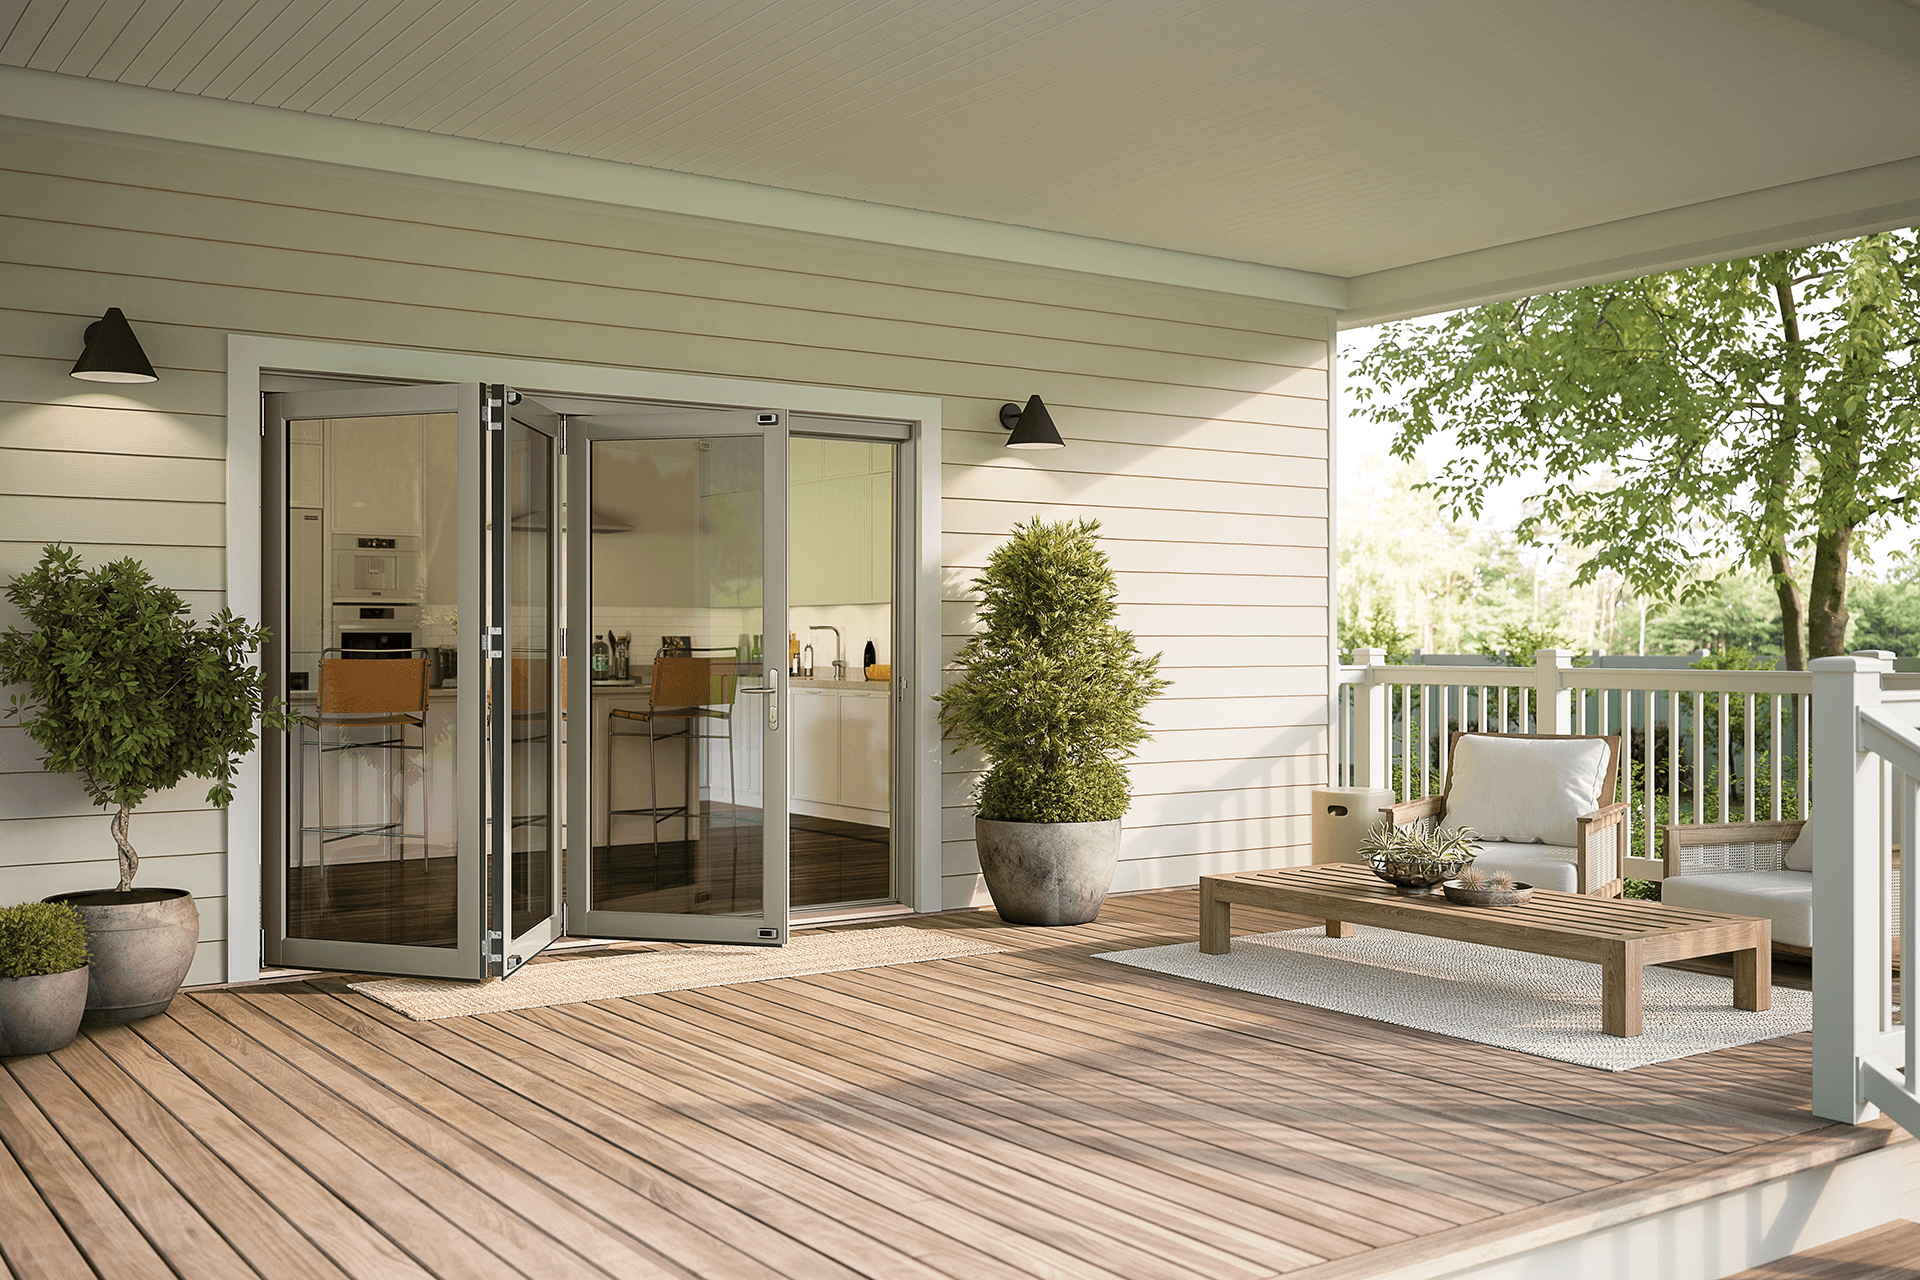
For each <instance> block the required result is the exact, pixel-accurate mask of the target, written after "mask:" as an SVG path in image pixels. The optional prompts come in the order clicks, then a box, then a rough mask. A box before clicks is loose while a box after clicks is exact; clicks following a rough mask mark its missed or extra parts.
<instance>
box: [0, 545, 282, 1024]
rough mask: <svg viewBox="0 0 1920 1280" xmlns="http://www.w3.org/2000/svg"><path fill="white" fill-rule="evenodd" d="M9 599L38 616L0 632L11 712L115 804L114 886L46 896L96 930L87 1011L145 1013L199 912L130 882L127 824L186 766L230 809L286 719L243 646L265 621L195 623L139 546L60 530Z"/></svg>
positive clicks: (179, 970)
mask: <svg viewBox="0 0 1920 1280" xmlns="http://www.w3.org/2000/svg"><path fill="white" fill-rule="evenodd" d="M7 599H8V600H10V601H12V602H13V604H14V605H15V606H16V607H17V608H19V610H20V612H21V614H22V615H23V616H24V617H25V619H26V621H27V624H28V626H29V627H30V628H31V629H30V630H25V631H23V630H19V629H17V628H13V627H9V628H8V629H7V630H6V631H5V632H4V633H0V680H4V681H5V682H6V683H8V684H17V685H24V686H25V687H26V689H27V693H26V694H25V695H21V694H18V693H16V694H14V695H13V697H12V705H11V707H10V708H9V710H8V716H9V717H10V718H15V719H18V720H19V721H20V724H21V727H22V728H24V729H25V730H26V731H27V736H28V737H30V738H32V739H33V741H34V742H35V743H36V744H38V745H39V747H40V749H41V751H42V752H43V753H44V754H43V756H42V759H41V762H40V764H41V767H42V768H43V769H47V770H49V771H51V772H55V773H73V774H77V775H78V776H79V779H80V783H81V785H82V786H83V787H84V788H85V789H86V793H87V797H88V798H89V799H90V800H92V801H93V802H94V803H95V804H98V805H103V806H106V805H111V806H115V807H116V808H117V810H118V811H117V812H116V813H115V814H114V818H113V823H112V832H113V841H114V844H115V845H116V846H117V848H118V850H119V855H120V883H119V885H118V887H117V888H113V889H93V890H84V891H81V892H77V893H63V894H57V895H55V896H54V897H53V898H50V899H48V901H50V902H66V903H70V904H72V905H73V906H75V907H77V908H78V909H79V911H80V913H81V915H82V916H84V917H85V919H86V923H87V929H88V932H89V933H90V934H91V935H92V939H93V966H92V971H91V980H90V982H89V985H88V993H87V1014H86V1020H87V1021H88V1022H89V1023H110V1022H130V1021H132V1020H133V1019H135V1018H144V1017H148V1016H150V1015H152V1014H156V1013H159V1012H160V1011H161V1010H163V1009H165V1008H166V1007H167V1005H168V1004H169V1003H170V1002H171V1001H172V1000H173V996H174V993H175V992H176V991H178V990H179V988H180V983H181V980H182V979H184V978H185V977H186V973H187V966H188V965H190V964H192V963H193V951H194V946H195V945H196V944H197V943H198V942H199V939H200V914H199V911H198V910H197V909H196V908H195V906H194V902H193V896H192V894H190V893H189V892H188V891H187V890H185V889H135V888H134V887H133V877H134V873H135V872H136V871H137V870H138V869H139V866H140V857H139V855H138V854H137V853H135V852H134V847H133V842H132V839H131V838H130V836H129V833H128V824H129V823H130V821H131V820H132V816H133V810H134V807H135V806H136V805H138V804H140V803H141V802H142V801H143V800H145V799H146V798H147V797H148V796H150V795H152V794H153V793H154V792H156V791H164V790H166V789H167V788H169V787H172V786H175V785H177V784H179V783H180V782H181V781H182V780H184V779H186V778H190V777H193V778H209V779H212V781H213V787H212V788H211V789H210V790H209V791H208V792H207V800H208V801H209V802H210V803H212V804H213V805H215V806H216V807H219V808H225V807H226V806H227V805H228V804H229V803H231V802H232V800H233V773H234V768H235V767H236V765H237V764H238V763H239V757H240V756H241V755H243V754H245V753H246V752H248V751H251V750H252V749H253V744H254V740H255V735H254V725H255V723H256V722H258V721H260V720H262V719H263V718H264V719H265V721H266V722H267V723H268V724H271V725H273V726H275V727H277V728H286V727H288V726H290V725H291V723H292V721H291V719H290V718H289V717H288V716H287V715H286V714H285V713H284V711H283V710H282V709H281V708H280V707H279V706H278V705H277V704H276V705H274V706H265V705H263V699H264V690H263V684H262V681H261V676H260V672H259V670H258V669H257V668H256V667H255V666H254V665H253V664H252V663H251V662H249V661H248V658H249V656H250V655H251V654H252V653H253V652H254V651H255V650H257V649H258V648H259V646H260V640H261V637H262V636H263V635H264V632H263V631H262V630H261V629H260V628H258V627H250V626H248V625H247V624H246V622H245V621H244V620H242V619H240V618H237V617H235V616H234V615H233V613H232V612H231V611H230V610H226V609H222V610H221V611H220V612H219V613H218V614H216V615H215V616H214V617H213V618H212V619H211V620H209V621H207V622H194V621H193V620H192V619H191V618H189V617H188V615H187V606H186V604H185V602H183V601H182V600H181V599H180V597H179V596H178V595H177V594H175V593H174V592H172V591H169V590H168V589H166V588H165V587H162V586H160V585H159V584H157V583H155V582H154V580H153V578H152V576H151V575H149V574H148V573H147V571H146V569H145V568H144V567H142V566H141V564H140V562H139V561H137V560H132V559H126V560H117V561H115V562H113V563H112V564H107V565H102V566H100V567H99V568H97V569H86V568H84V567H82V565H81V563H80V557H79V555H78V553H76V552H75V551H74V550H73V549H72V548H70V547H63V546H58V545H54V546H48V547H47V548H46V549H45V551H44V553H43V554H42V556H41V559H40V563H39V564H38V565H36V566H35V567H34V568H33V569H32V570H30V571H28V572H26V573H23V574H21V575H19V576H18V577H16V578H14V579H13V580H12V582H11V583H9V584H8V586H7Z"/></svg>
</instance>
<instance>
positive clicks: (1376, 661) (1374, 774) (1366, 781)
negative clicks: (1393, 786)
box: [1353, 649, 1391, 787]
mask: <svg viewBox="0 0 1920 1280" xmlns="http://www.w3.org/2000/svg"><path fill="white" fill-rule="evenodd" d="M1353 664H1354V665H1355V666H1357V667H1365V668H1366V669H1367V673H1366V676H1365V677H1364V678H1363V679H1362V680H1361V682H1360V683H1359V684H1357V685H1355V686H1354V689H1353V785H1354V786H1356V787H1384V786H1386V785H1387V778H1388V776H1389V775H1388V773H1387V744H1388V739H1389V735H1390V729H1391V726H1390V725H1389V724H1388V722H1387V686H1386V682H1385V680H1384V679H1383V678H1382V676H1381V673H1380V672H1379V670H1378V668H1380V667H1383V666H1385V665H1386V664H1387V651H1386V650H1385V649H1355V650H1354V651H1353Z"/></svg>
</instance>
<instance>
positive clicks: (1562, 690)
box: [1533, 649, 1573, 733]
mask: <svg viewBox="0 0 1920 1280" xmlns="http://www.w3.org/2000/svg"><path fill="white" fill-rule="evenodd" d="M1572 669H1573V650H1571V649H1536V650H1535V651H1534V654H1533V705H1534V707H1535V708H1537V711H1536V714H1535V721H1534V732H1536V733H1572V732H1573V694H1572V693H1571V692H1569V691H1568V689H1567V686H1566V673H1567V672H1568V671H1571V670H1572Z"/></svg>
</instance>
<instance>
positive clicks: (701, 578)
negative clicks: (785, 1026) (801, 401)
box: [580, 436, 765, 916]
mask: <svg viewBox="0 0 1920 1280" xmlns="http://www.w3.org/2000/svg"><path fill="white" fill-rule="evenodd" d="M590 447H591V449H592V454H591V458H590V462H591V469H590V475H591V485H592V491H591V494H590V495H588V497H589V504H588V505H589V510H588V511H586V512H581V513H580V515H583V516H590V518H591V519H592V521H593V525H592V529H593V533H592V544H593V551H592V555H591V558H590V559H591V564H590V569H589V575H590V587H589V593H590V601H589V605H588V611H589V615H588V616H589V617H590V619H591V622H592V628H593V634H592V636H591V638H590V642H589V644H588V645H587V646H586V647H585V651H586V653H587V655H588V657H589V660H590V661H591V662H592V664H593V680H592V690H593V722H592V723H593V732H594V740H593V747H594V750H593V759H594V760H595V762H596V764H595V768H594V770H593V775H594V776H593V778H592V782H591V796H592V829H593V840H592V847H593V857H592V863H591V880H592V891H591V895H590V896H591V900H592V902H591V905H592V907H593V908H594V909H595V910H609V911H645V912H665V913H672V914H698V915H723V914H724V915H739V916H758V915H761V914H763V902H762V893H761V858H762V834H763V830H764V828H763V825H762V824H763V813H762V797H761V793H760V776H761V751H762V739H761V733H762V727H763V725H764V724H765V718H764V715H763V714H762V712H763V705H762V703H761V701H760V699H758V698H755V697H745V698H743V697H742V696H741V695H740V690H741V689H742V688H744V687H747V686H749V685H752V684H757V683H758V681H757V680H756V679H755V673H756V670H757V668H758V666H759V658H760V655H761V653H762V652H763V649H764V637H763V635H762V632H763V630H764V628H763V626H762V614H761V588H762V567H761V565H762V552H761V536H760V534H761V521H762V510H763V504H764V493H763V488H764V480H763V472H764V459H763V456H762V449H763V444H762V441H761V440H760V438H759V437H756V436H739V437H729V438H719V439H713V440H602V441H595V442H594V443H593V444H592V445H591V446H590Z"/></svg>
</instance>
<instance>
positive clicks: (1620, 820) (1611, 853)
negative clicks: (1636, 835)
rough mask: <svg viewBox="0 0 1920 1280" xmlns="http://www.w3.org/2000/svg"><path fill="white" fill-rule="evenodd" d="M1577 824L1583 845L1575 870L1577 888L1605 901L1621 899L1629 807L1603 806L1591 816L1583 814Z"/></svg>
mask: <svg viewBox="0 0 1920 1280" xmlns="http://www.w3.org/2000/svg"><path fill="white" fill-rule="evenodd" d="M1577 822H1578V824H1579V831H1580V835H1579V841H1580V843H1579V849H1578V853H1577V858H1578V861H1577V862H1576V863H1575V864H1574V870H1575V874H1576V875H1577V877H1578V885H1577V887H1578V889H1579V890H1580V892H1581V893H1586V894H1597V895H1599V896H1601V897H1606V898H1617V897H1619V896H1620V892H1621V890H1622V889H1623V888H1625V882H1624V879H1623V877H1622V874H1621V867H1622V865H1623V863H1622V862H1621V858H1622V855H1623V854H1624V852H1625V847H1626V843H1627V834H1626V833H1627V831H1628V827H1627V806H1626V805H1624V804H1621V803H1618V802H1615V803H1613V804H1603V805H1601V806H1600V807H1599V808H1598V809H1595V810H1594V811H1593V812H1592V813H1584V814H1581V815H1580V817H1579V818H1578V819H1577Z"/></svg>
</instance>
